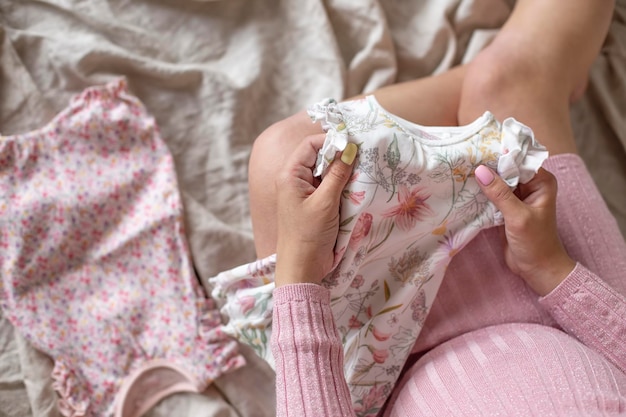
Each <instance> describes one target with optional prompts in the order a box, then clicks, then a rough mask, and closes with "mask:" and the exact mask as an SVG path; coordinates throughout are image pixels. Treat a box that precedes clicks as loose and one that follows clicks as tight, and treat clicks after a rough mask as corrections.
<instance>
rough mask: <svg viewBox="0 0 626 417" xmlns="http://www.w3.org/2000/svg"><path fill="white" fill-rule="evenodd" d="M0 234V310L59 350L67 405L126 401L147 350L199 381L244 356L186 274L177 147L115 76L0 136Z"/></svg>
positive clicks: (93, 411) (94, 410) (96, 410)
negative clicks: (31, 125)
mask: <svg viewBox="0 0 626 417" xmlns="http://www.w3.org/2000/svg"><path fill="white" fill-rule="evenodd" d="M0 246H1V247H2V249H1V250H0V274H1V280H0V305H1V307H2V309H3V313H4V314H5V316H6V317H8V319H9V320H10V321H11V323H12V324H13V325H14V326H15V327H16V328H17V329H18V330H19V331H20V332H21V333H22V334H23V335H24V336H25V337H26V338H27V339H28V340H30V342H32V344H33V345H34V346H35V347H36V348H38V349H40V350H41V351H43V352H46V353H47V354H49V355H50V356H51V357H52V358H53V359H54V362H55V364H54V371H53V379H54V387H55V389H56V391H57V392H58V393H59V396H60V399H59V407H60V409H61V411H62V412H63V414H65V415H72V416H83V415H86V416H111V415H113V414H114V411H115V410H114V409H115V407H116V406H117V407H118V409H120V410H121V409H128V407H126V406H124V404H123V402H124V398H121V397H122V395H118V393H119V392H120V391H124V392H128V391H129V389H130V388H132V387H129V386H128V383H129V381H130V380H133V378H134V377H136V376H137V373H138V372H141V370H142V369H149V368H151V367H154V365H155V364H167V365H166V366H165V367H166V368H168V369H175V370H180V372H179V373H180V374H181V375H182V376H181V379H183V380H185V381H186V385H185V384H182V385H180V386H179V390H180V387H182V386H185V387H186V388H187V389H193V390H197V391H201V390H203V389H204V388H205V387H206V386H207V384H209V383H210V382H211V381H212V380H213V379H215V378H216V377H217V376H219V375H221V374H222V373H223V372H225V371H228V370H230V369H234V368H237V367H239V366H241V365H243V358H242V357H241V356H240V355H239V354H238V352H237V345H236V342H235V341H233V340H232V339H230V338H229V337H228V336H226V335H225V334H224V333H222V331H221V328H220V324H221V319H220V315H219V311H218V310H217V309H216V308H215V305H214V303H213V302H212V301H210V300H208V299H207V298H206V296H205V295H204V293H203V292H202V290H201V287H200V285H199V283H198V281H197V278H196V276H195V275H194V272H193V268H192V265H191V262H190V258H189V252H188V249H187V244H186V241H185V237H184V230H183V220H182V207H181V202H180V197H179V194H178V189H177V184H176V177H175V171H174V165H173V160H172V157H171V154H170V153H169V151H168V149H167V148H166V146H165V144H164V142H163V141H162V139H161V138H160V135H159V131H158V128H157V126H156V124H155V121H154V119H153V118H152V117H151V116H150V115H149V114H148V113H147V112H146V109H145V108H144V107H143V105H142V104H141V103H140V102H139V101H138V100H137V99H136V98H135V97H133V96H131V95H130V94H128V92H127V88H126V83H125V81H123V80H118V81H115V82H112V83H110V84H108V85H106V86H102V87H93V88H89V89H87V90H85V91H84V92H83V93H82V94H80V95H79V96H77V97H75V98H74V99H73V100H72V102H71V104H70V106H69V107H68V108H67V109H66V110H64V111H63V112H62V113H60V114H59V115H58V116H57V117H56V118H55V119H54V120H53V121H51V122H50V123H49V124H48V125H47V126H45V127H44V128H42V129H40V130H38V131H34V132H31V133H26V134H23V135H15V136H4V137H0ZM157 385H158V384H157ZM131 391H132V390H131ZM153 394H155V393H151V392H143V393H142V398H146V397H148V396H150V395H153ZM130 408H131V409H132V405H131V406H130Z"/></svg>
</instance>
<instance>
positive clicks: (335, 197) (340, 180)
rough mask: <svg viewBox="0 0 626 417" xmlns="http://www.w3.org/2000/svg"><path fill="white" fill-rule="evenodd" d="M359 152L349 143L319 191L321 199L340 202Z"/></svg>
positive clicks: (329, 169) (334, 163) (332, 165)
mask: <svg viewBox="0 0 626 417" xmlns="http://www.w3.org/2000/svg"><path fill="white" fill-rule="evenodd" d="M357 150H358V148H357V146H356V145H355V144H354V143H348V144H347V145H346V148H345V149H344V150H343V152H342V153H341V158H340V159H339V160H337V158H335V160H334V161H333V163H332V164H331V165H330V167H329V168H328V171H327V172H326V175H325V176H324V179H323V180H322V183H321V184H320V186H319V187H318V189H317V194H318V195H319V196H320V198H325V199H329V201H339V198H340V196H341V192H342V191H343V189H344V187H345V186H346V184H347V183H348V180H349V179H350V176H351V175H352V164H353V163H354V159H355V158H356V153H357Z"/></svg>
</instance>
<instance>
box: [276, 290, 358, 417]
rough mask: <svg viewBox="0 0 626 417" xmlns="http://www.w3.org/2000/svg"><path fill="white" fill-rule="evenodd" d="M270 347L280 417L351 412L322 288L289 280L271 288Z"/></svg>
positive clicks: (327, 298) (326, 293) (340, 350)
mask: <svg viewBox="0 0 626 417" xmlns="http://www.w3.org/2000/svg"><path fill="white" fill-rule="evenodd" d="M271 348H272V353H273V355H274V360H275V362H276V415H277V416H278V417H287V416H288V417H296V416H297V417H306V416H315V417H317V416H354V415H355V414H354V411H353V410H352V403H351V399H350V392H349V391H348V386H347V384H346V381H345V378H344V375H343V347H342V344H341V340H340V337H339V333H338V332H337V329H336V327H335V322H334V319H333V316H332V312H331V309H330V293H329V291H328V290H327V289H326V288H323V287H321V286H319V285H316V284H293V285H286V286H283V287H279V288H277V289H276V290H274V311H273V324H272V339H271Z"/></svg>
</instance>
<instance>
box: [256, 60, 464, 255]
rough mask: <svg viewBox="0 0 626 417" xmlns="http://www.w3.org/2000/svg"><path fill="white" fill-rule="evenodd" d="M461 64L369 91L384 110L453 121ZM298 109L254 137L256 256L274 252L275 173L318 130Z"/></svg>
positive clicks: (416, 119)
mask: <svg viewBox="0 0 626 417" xmlns="http://www.w3.org/2000/svg"><path fill="white" fill-rule="evenodd" d="M465 71H466V67H458V68H454V69H452V70H450V71H448V72H446V73H444V74H441V75H437V76H434V77H428V78H422V79H419V80H414V81H409V82H405V83H402V84H396V85H392V86H388V87H384V88H382V89H380V90H378V91H376V92H375V93H374V95H375V96H376V99H377V100H378V101H379V102H380V104H381V105H382V106H383V107H384V108H385V109H386V110H387V111H389V112H391V113H393V114H396V115H398V116H400V117H403V118H405V119H407V120H410V121H412V122H415V123H421V124H428V125H440V126H454V125H457V124H458V123H457V111H458V108H459V100H460V97H461V86H462V83H463V77H464V74H465ZM321 133H322V129H321V127H320V125H319V124H313V123H311V120H310V119H309V117H308V116H307V114H306V113H305V112H304V111H302V112H300V113H297V114H295V115H293V116H291V117H289V118H287V119H285V120H282V121H280V122H278V123H275V124H274V125H272V126H270V127H269V128H268V129H267V130H265V131H264V132H263V133H262V134H261V135H260V136H259V137H258V138H257V139H256V141H255V142H254V146H253V148H252V154H251V156H250V164H249V170H248V186H249V191H250V193H249V194H250V214H251V217H252V229H253V232H254V242H255V246H256V252H257V257H259V258H263V257H266V256H268V255H271V254H272V253H275V252H276V188H275V187H276V185H275V178H276V176H277V174H278V172H279V170H280V169H281V167H282V166H283V163H284V161H285V158H286V157H287V156H288V155H289V154H291V152H292V151H293V150H294V149H295V147H296V146H297V145H298V143H300V141H302V139H304V138H305V137H307V136H309V135H315V134H321Z"/></svg>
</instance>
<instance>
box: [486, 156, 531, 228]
mask: <svg viewBox="0 0 626 417" xmlns="http://www.w3.org/2000/svg"><path fill="white" fill-rule="evenodd" d="M474 174H475V175H476V179H477V180H478V181H477V182H478V185H479V186H480V188H481V189H482V191H483V194H485V196H486V197H487V198H488V199H489V200H490V201H491V202H492V203H493V204H494V205H495V206H496V208H497V209H498V210H500V211H501V212H502V215H503V216H504V217H505V218H506V217H508V216H514V215H515V213H517V212H518V211H519V210H523V209H524V207H525V206H524V203H522V201H521V200H520V199H519V198H517V196H516V195H515V194H513V191H511V188H510V187H509V186H508V185H507V183H506V182H504V180H503V179H502V178H500V176H499V175H496V174H495V173H494V172H493V171H492V170H491V169H490V168H489V167H486V166H485V165H480V166H478V167H477V168H476V170H475V171H474Z"/></svg>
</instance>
